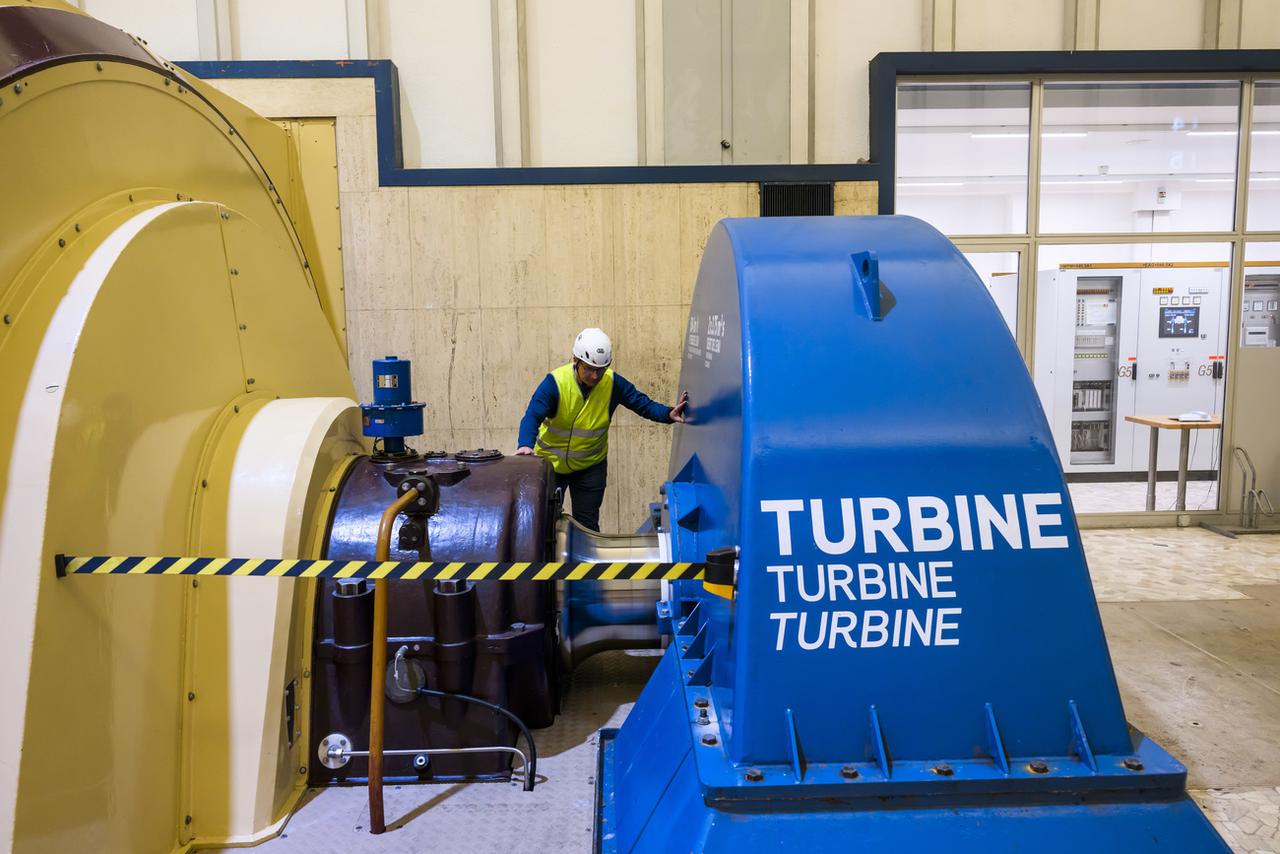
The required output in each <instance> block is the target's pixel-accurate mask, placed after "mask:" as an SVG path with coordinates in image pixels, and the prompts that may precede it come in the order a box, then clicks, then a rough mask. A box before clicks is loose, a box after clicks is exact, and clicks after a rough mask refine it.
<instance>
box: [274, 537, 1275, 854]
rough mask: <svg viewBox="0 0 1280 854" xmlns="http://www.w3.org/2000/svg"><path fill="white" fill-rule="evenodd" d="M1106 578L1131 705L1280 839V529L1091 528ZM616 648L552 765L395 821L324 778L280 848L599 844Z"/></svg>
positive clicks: (1104, 601) (618, 702) (391, 803)
mask: <svg viewBox="0 0 1280 854" xmlns="http://www.w3.org/2000/svg"><path fill="white" fill-rule="evenodd" d="M1084 540H1085V551H1086V554H1087V556H1088V559H1089V564H1090V573H1091V576H1092V578H1093V582H1094V588H1095V591H1096V593H1097V595H1098V598H1099V601H1100V603H1101V605H1100V609H1101V612H1102V618H1103V623H1104V626H1105V628H1106V632H1107V638H1108V641H1109V643H1110V647H1111V654H1112V659H1113V662H1114V664H1115V669H1116V676H1117V679H1118V681H1119V684H1120V690H1121V694H1122V695H1123V698H1124V703H1125V711H1126V712H1127V714H1128V717H1129V720H1130V722H1131V723H1133V724H1134V725H1135V726H1137V727H1138V728H1139V729H1141V730H1142V731H1144V732H1145V733H1147V734H1148V735H1149V736H1151V737H1152V738H1154V739H1155V740H1156V741H1157V742H1159V743H1160V744H1161V745H1162V746H1163V747H1165V748H1166V749H1167V750H1169V751H1170V752H1171V753H1173V754H1174V755H1175V756H1176V757H1178V758H1179V759H1180V760H1182V761H1183V762H1184V763H1185V764H1186V765H1187V768H1188V774H1189V787H1190V788H1191V789H1192V795H1193V796H1194V797H1195V798H1196V800H1197V801H1198V802H1199V803H1200V805H1201V807H1202V808H1203V809H1204V810H1205V812H1206V814H1207V815H1208V816H1209V817H1210V819H1211V820H1212V821H1213V822H1214V824H1215V826H1217V827H1218V829H1219V831H1220V832H1221V833H1222V834H1223V836H1224V837H1225V838H1226V839H1227V840H1228V842H1229V843H1230V844H1231V846H1232V848H1233V850H1235V851H1237V852H1249V853H1250V854H1259V852H1273V854H1274V852H1280V829H1278V824H1280V822H1278V819H1280V536H1267V537H1264V536H1253V537H1242V538H1240V539H1239V540H1230V539H1227V538H1225V537H1219V536H1218V535H1216V534H1212V533H1209V532H1207V531H1203V530H1199V529H1182V530H1174V529H1155V530H1153V529H1144V530H1134V531H1114V530H1109V531H1091V532H1086V533H1085V535H1084ZM655 663H656V658H654V657H653V656H652V655H647V654H628V653H621V652H614V653H605V654H602V655H599V656H596V657H595V658H593V659H591V660H589V661H588V662H587V663H586V664H585V665H584V666H583V667H581V668H579V669H578V670H577V671H576V672H575V673H574V677H573V689H572V690H571V692H570V693H569V696H568V700H567V703H566V706H565V708H564V713H563V715H562V716H561V717H560V719H559V720H558V721H557V723H556V724H555V726H553V727H551V728H549V729H547V730H543V731H541V732H539V733H537V736H536V737H537V739H538V746H539V749H540V750H541V755H540V756H539V760H538V772H539V778H540V780H541V782H540V784H539V786H538V788H537V790H536V791H535V792H534V793H532V794H530V793H526V792H523V791H521V790H520V789H519V787H518V786H516V785H514V784H475V785H431V786H403V787H398V788H394V787H393V788H389V789H388V790H387V796H386V798H387V821H388V824H389V828H390V830H389V832H388V833H386V834H385V835H382V836H379V837H374V836H371V835H370V834H369V833H368V830H367V815H368V814H367V800H366V796H365V792H364V790H363V789H359V788H341V789H326V790H324V791H319V792H312V793H309V795H308V797H307V799H306V800H305V802H304V804H303V805H302V807H301V808H300V809H299V810H298V811H297V813H296V814H295V816H294V817H293V819H292V820H291V821H290V822H289V824H288V825H287V827H286V828H285V831H284V833H283V834H282V835H281V837H279V838H277V839H274V840H271V841H269V842H267V843H265V844H263V845H262V846H260V848H259V850H265V851H267V852H271V854H276V852H317V854H322V852H335V854H336V852H341V854H360V853H361V852H390V851H428V850H430V851H449V852H458V854H465V852H495V851H500V852H504V854H517V852H544V851H557V852H583V854H586V852H588V851H590V850H591V823H592V808H593V800H594V774H595V750H596V732H597V730H598V729H599V728H600V727H602V726H617V725H619V724H620V723H621V722H622V720H623V719H624V718H625V716H626V714H627V712H628V711H629V710H630V708H631V705H632V703H633V701H634V700H635V697H636V696H637V694H638V693H639V691H640V688H641V687H642V686H643V685H644V682H645V680H646V679H647V678H648V676H649V673H650V672H651V671H652V669H653V666H654V664H655Z"/></svg>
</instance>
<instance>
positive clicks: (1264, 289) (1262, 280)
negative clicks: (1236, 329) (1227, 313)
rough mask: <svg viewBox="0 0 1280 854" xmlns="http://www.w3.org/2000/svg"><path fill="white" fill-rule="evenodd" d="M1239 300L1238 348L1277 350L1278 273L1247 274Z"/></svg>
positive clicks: (1279, 334)
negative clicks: (1269, 348)
mask: <svg viewBox="0 0 1280 854" xmlns="http://www.w3.org/2000/svg"><path fill="white" fill-rule="evenodd" d="M1240 300H1241V306H1240V346H1241V347H1280V269H1277V270H1276V271H1273V272H1265V273H1246V275H1245V277H1244V290H1243V291H1242V292H1241V296H1240Z"/></svg>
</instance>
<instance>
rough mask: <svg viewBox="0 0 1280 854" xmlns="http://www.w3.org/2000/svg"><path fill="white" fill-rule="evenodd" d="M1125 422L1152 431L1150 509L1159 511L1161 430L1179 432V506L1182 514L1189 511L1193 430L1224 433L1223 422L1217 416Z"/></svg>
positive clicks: (1143, 417) (1132, 417) (1129, 418)
mask: <svg viewBox="0 0 1280 854" xmlns="http://www.w3.org/2000/svg"><path fill="white" fill-rule="evenodd" d="M1124 420H1125V421H1131V422H1133V423H1134V424H1145V425H1146V426H1148V427H1150V428H1151V456H1150V457H1149V462H1148V463H1147V509H1148V510H1155V509H1156V459H1157V455H1156V452H1157V450H1158V449H1159V447H1160V431H1161V430H1178V431H1180V432H1181V439H1180V443H1179V445H1178V504H1177V508H1178V509H1179V510H1186V509H1187V457H1188V456H1189V453H1190V449H1191V431H1192V430H1220V429H1222V419H1221V418H1219V417H1218V416H1216V415H1214V416H1213V417H1211V418H1210V419H1209V420H1208V421H1179V420H1178V419H1176V418H1171V417H1170V416H1167V415H1126V416H1125V417H1124Z"/></svg>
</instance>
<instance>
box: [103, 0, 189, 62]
mask: <svg viewBox="0 0 1280 854" xmlns="http://www.w3.org/2000/svg"><path fill="white" fill-rule="evenodd" d="M84 10H85V11H86V12H88V13H89V14H90V15H92V16H93V17H95V18H98V19H100V20H103V21H106V22H107V23H108V24H111V25H112V26H115V27H119V28H120V29H122V30H124V31H126V32H129V33H132V34H134V35H136V36H141V37H142V38H144V39H146V40H147V46H148V47H150V48H151V49H152V50H154V51H155V52H156V53H158V54H160V55H161V56H163V57H164V58H165V59H175V60H180V59H199V58H200V37H199V32H198V30H197V29H196V0H85V3H84Z"/></svg>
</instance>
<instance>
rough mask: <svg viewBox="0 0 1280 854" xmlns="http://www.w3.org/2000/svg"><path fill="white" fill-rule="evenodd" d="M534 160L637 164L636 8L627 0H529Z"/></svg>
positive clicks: (555, 163)
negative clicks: (604, 0) (600, 0)
mask: <svg viewBox="0 0 1280 854" xmlns="http://www.w3.org/2000/svg"><path fill="white" fill-rule="evenodd" d="M525 33H526V38H527V40H528V49H527V55H528V65H529V148H530V164H531V165H533V166H634V165H635V164H636V162H637V157H638V143H637V140H638V130H637V111H636V10H635V4H634V3H631V2H623V0H611V2H594V0H528V5H527V6H526V13H525Z"/></svg>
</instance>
